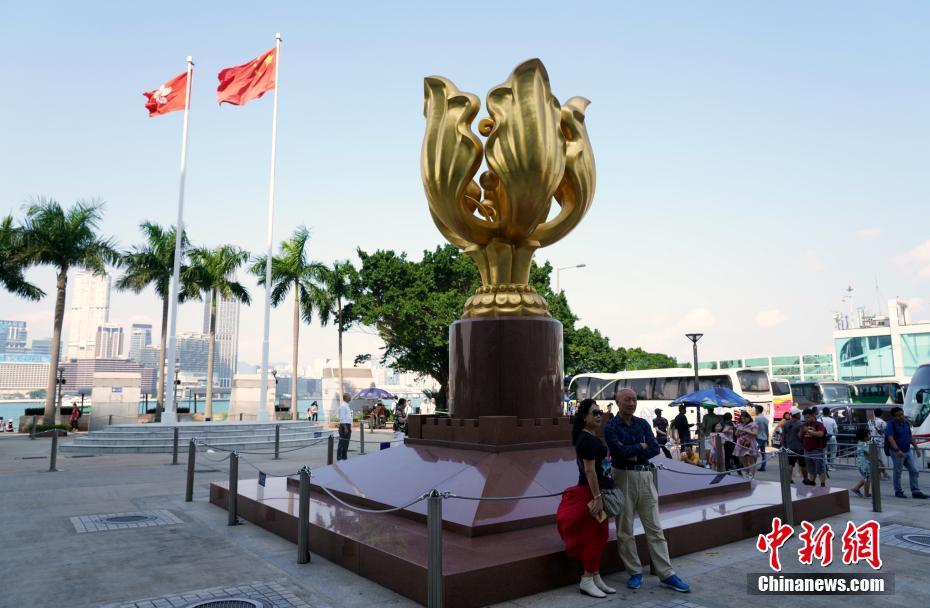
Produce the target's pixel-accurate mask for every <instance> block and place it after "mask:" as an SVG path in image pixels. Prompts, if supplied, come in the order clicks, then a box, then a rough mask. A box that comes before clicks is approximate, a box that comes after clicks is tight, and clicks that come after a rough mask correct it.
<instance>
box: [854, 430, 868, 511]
mask: <svg viewBox="0 0 930 608" xmlns="http://www.w3.org/2000/svg"><path fill="white" fill-rule="evenodd" d="M856 442H857V443H856V468H857V469H859V481H858V482H856V485H854V486H853V487H852V488H850V489H849V491H850V492H852V493H853V494H855V495H856V496H858V497H859V498H868V497H870V496H872V493H871V485H872V484H871V477H872V467H871V466H870V464H869V446H870V445H871V442H870V441H869V431H868V429H862V428H860V429H858V430H857V431H856ZM863 492H865V493H863Z"/></svg>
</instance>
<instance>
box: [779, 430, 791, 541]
mask: <svg viewBox="0 0 930 608" xmlns="http://www.w3.org/2000/svg"><path fill="white" fill-rule="evenodd" d="M778 477H779V480H780V481H781V506H782V509H783V510H784V516H785V522H787V523H788V525H791V526H793V525H794V503H793V502H792V501H791V468H790V467H789V466H788V452H786V451H785V449H784V448H782V449H781V450H779V452H778Z"/></svg>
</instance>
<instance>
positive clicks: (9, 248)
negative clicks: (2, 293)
mask: <svg viewBox="0 0 930 608" xmlns="http://www.w3.org/2000/svg"><path fill="white" fill-rule="evenodd" d="M22 241H23V231H22V229H21V228H19V227H18V226H14V225H13V216H12V215H8V216H6V217H5V218H3V219H0V285H2V286H3V288H4V289H6V290H7V291H9V292H10V293H13V294H16V295H18V296H20V297H21V298H26V299H27V300H41V299H42V298H43V297H44V296H45V292H44V291H42V290H41V289H39V288H38V287H36V286H35V285H33V284H32V283H29V282H28V281H26V278H25V276H24V274H23V273H24V271H25V266H26V265H25V264H24V262H23V257H22V251H23V247H22V244H23V243H22Z"/></svg>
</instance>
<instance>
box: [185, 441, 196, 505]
mask: <svg viewBox="0 0 930 608" xmlns="http://www.w3.org/2000/svg"><path fill="white" fill-rule="evenodd" d="M196 459H197V444H196V443H194V438H193V437H191V442H190V445H188V447H187V489H186V490H185V491H184V502H191V501H193V500H194V462H195V461H196Z"/></svg>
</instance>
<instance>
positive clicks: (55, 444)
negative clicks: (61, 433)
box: [48, 428, 58, 473]
mask: <svg viewBox="0 0 930 608" xmlns="http://www.w3.org/2000/svg"><path fill="white" fill-rule="evenodd" d="M49 458H50V460H49V463H48V472H49V473H54V472H55V471H57V470H58V469H56V468H55V464H56V462H57V461H58V429H57V428H54V429H52V454H51V456H50V457H49Z"/></svg>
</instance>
